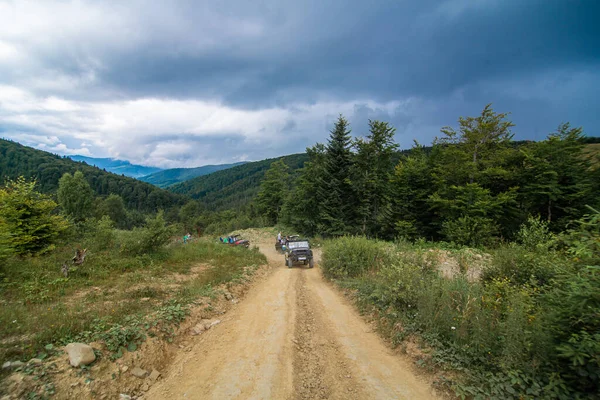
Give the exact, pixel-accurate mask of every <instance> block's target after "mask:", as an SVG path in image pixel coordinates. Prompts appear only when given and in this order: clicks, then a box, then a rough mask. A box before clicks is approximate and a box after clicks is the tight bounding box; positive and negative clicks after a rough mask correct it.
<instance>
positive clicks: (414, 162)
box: [383, 142, 436, 239]
mask: <svg viewBox="0 0 600 400" xmlns="http://www.w3.org/2000/svg"><path fill="white" fill-rule="evenodd" d="M390 191H391V198H390V202H389V203H388V206H387V207H386V209H385V216H384V218H383V220H384V223H383V232H384V236H385V237H386V238H388V239H393V238H394V237H396V236H402V237H406V238H410V239H415V238H418V237H424V238H430V239H431V238H433V237H434V236H436V232H435V229H433V228H432V227H433V221H432V219H433V218H432V212H431V210H430V205H429V197H430V196H431V195H432V194H433V192H434V191H435V188H434V185H433V179H432V176H431V163H430V158H429V156H428V155H427V154H426V153H425V151H424V150H423V146H421V145H419V144H418V143H417V142H415V145H414V146H413V148H412V150H411V152H410V154H409V155H408V156H407V157H405V158H404V159H401V160H400V162H399V163H398V165H397V166H396V168H395V170H394V175H393V176H392V177H391V180H390Z"/></svg>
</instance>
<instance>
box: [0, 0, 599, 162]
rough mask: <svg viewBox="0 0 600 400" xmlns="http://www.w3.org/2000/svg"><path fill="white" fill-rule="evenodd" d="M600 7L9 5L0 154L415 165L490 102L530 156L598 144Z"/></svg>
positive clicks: (261, 0)
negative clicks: (579, 134) (442, 134)
mask: <svg viewBox="0 0 600 400" xmlns="http://www.w3.org/2000/svg"><path fill="white" fill-rule="evenodd" d="M599 15H600V1H596V0H589V1H585V0H419V1H416V0H415V1H413V0H376V1H364V0H363V1H358V0H327V1H323V0H301V1H297V0H296V1H284V0H255V1H242V0H231V1H223V0H221V1H215V0H208V1H192V0H189V1H185V0H182V1H173V0H169V1H136V0H128V1H122V0H115V1H110V0H103V1H92V0H79V1H66V0H57V1H51V0H48V1H45V0H35V1H26V0H14V1H11V0H8V1H5V0H0V137H4V138H10V139H12V140H16V141H18V142H21V143H23V144H26V145H29V146H33V147H36V148H39V149H43V150H47V151H51V152H54V153H58V154H82V155H88V156H94V157H114V158H119V159H125V160H129V161H131V162H133V163H137V164H143V165H153V166H160V167H165V168H170V167H192V166H198V165H204V164H215V163H225V162H233V161H240V160H259V159H264V158H267V157H275V156H278V155H283V154H290V153H297V152H301V151H304V149H305V148H306V147H307V146H310V145H312V144H314V143H315V142H317V141H319V142H324V141H325V140H326V138H327V136H328V131H329V130H330V129H331V127H332V125H333V122H334V121H335V119H336V117H337V116H338V115H339V114H340V113H342V114H344V115H345V116H346V117H347V118H348V119H349V120H350V122H351V124H352V129H353V134H354V135H356V136H362V135H364V134H366V126H367V121H368V120H369V119H383V120H387V121H389V122H391V123H392V124H393V125H394V126H395V127H396V128H397V136H396V139H397V141H398V142H399V143H400V144H401V146H402V147H403V148H407V147H410V146H411V144H412V141H413V139H417V140H419V141H420V142H421V143H425V144H428V143H430V142H431V140H432V138H433V137H434V136H436V135H437V134H438V133H439V129H440V127H442V126H444V125H454V124H455V123H456V120H457V119H458V117H459V116H461V115H475V114H477V113H478V112H479V111H481V109H482V108H483V107H484V106H485V104H487V103H493V105H494V108H495V109H496V110H497V111H502V112H511V113H512V114H511V119H512V120H513V121H514V122H515V124H516V127H515V128H514V133H515V134H516V137H517V138H519V139H534V140H535V139H542V138H544V137H545V136H546V135H547V134H548V133H549V132H551V131H553V130H554V129H555V128H556V127H557V125H558V124H559V123H561V122H566V121H569V122H571V123H572V124H573V125H576V126H583V127H584V130H585V132H586V133H587V134H588V135H591V136H600V132H599V128H600V23H598V16H599Z"/></svg>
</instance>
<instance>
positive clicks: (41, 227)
mask: <svg viewBox="0 0 600 400" xmlns="http://www.w3.org/2000/svg"><path fill="white" fill-rule="evenodd" d="M56 207H57V204H56V203H55V202H54V201H53V200H52V199H51V198H50V197H49V196H47V195H44V194H41V193H39V192H37V191H36V190H35V181H32V182H27V181H26V180H25V179H24V178H23V177H20V178H18V179H17V180H15V181H11V180H8V181H7V182H6V185H5V186H4V187H2V188H0V229H3V230H4V231H8V232H10V235H8V237H7V235H6V234H5V235H4V241H5V242H9V243H8V244H7V243H5V244H4V246H3V247H4V249H5V250H4V253H7V249H11V251H14V252H15V253H17V254H19V255H27V254H34V255H35V254H41V253H44V252H47V251H49V250H52V249H53V248H54V244H55V243H56V242H57V240H58V238H59V237H60V236H61V234H62V232H64V231H65V230H66V229H67V228H68V227H69V223H68V222H67V221H66V220H65V219H64V218H63V217H61V216H59V215H55V214H54V210H55V209H56ZM0 246H2V244H0Z"/></svg>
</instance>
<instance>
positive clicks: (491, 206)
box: [430, 104, 522, 244]
mask: <svg viewBox="0 0 600 400" xmlns="http://www.w3.org/2000/svg"><path fill="white" fill-rule="evenodd" d="M506 117H507V114H503V113H496V112H494V111H493V110H492V108H491V105H489V104H488V105H487V106H486V107H485V108H484V109H483V111H482V113H481V115H480V116H478V117H466V118H463V117H460V118H459V131H458V132H457V131H455V130H454V129H452V128H449V127H445V128H442V133H443V134H444V137H442V138H441V139H440V138H437V139H436V140H435V145H434V150H433V154H432V159H433V160H434V167H433V177H434V183H435V186H436V191H435V193H434V194H433V195H432V196H431V198H430V204H431V206H432V208H433V210H434V211H435V213H436V215H437V216H438V217H439V221H441V222H442V225H443V226H442V227H440V228H441V231H442V232H443V233H444V234H445V236H446V237H447V238H451V239H452V240H455V241H458V242H460V243H462V244H482V243H484V242H489V241H490V240H491V239H492V236H497V235H500V234H502V233H505V234H510V233H512V231H514V230H516V229H518V226H519V223H520V221H521V219H522V212H521V211H520V210H519V209H518V207H517V202H516V201H515V198H516V189H517V187H516V178H515V177H514V175H515V173H514V169H515V168H516V163H515V153H516V150H515V149H514V148H513V147H511V144H510V140H511V139H512V137H513V135H512V133H511V132H510V128H511V127H512V126H513V124H512V122H510V121H508V120H506ZM499 210H502V212H500V211H499ZM503 227H506V228H504V229H503ZM477 231H480V232H482V234H481V235H478V234H477ZM459 233H460V234H459ZM457 234H459V235H458V236H456V235H457Z"/></svg>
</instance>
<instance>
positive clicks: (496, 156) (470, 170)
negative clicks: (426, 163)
mask: <svg viewBox="0 0 600 400" xmlns="http://www.w3.org/2000/svg"><path fill="white" fill-rule="evenodd" d="M507 116H508V114H505V113H496V112H494V110H493V109H492V106H491V104H488V105H486V106H485V108H484V109H483V111H482V112H481V115H479V116H478V117H460V118H459V119H458V124H459V130H458V132H457V131H456V130H454V128H451V127H444V128H442V129H441V132H442V133H443V134H444V136H443V137H441V138H436V140H435V142H434V143H435V144H438V145H442V146H444V145H446V146H444V147H445V149H444V150H445V151H444V154H443V156H444V158H445V159H446V162H444V163H442V165H441V166H440V167H441V168H438V170H437V171H436V172H437V174H438V175H440V176H441V177H443V178H445V179H444V180H445V181H446V182H448V183H450V184H464V183H475V182H479V183H481V184H484V185H486V186H487V184H488V182H487V181H488V180H489V179H494V178H498V177H502V176H503V175H505V174H506V172H505V171H501V170H496V169H497V168H498V167H499V166H500V165H501V164H502V162H501V161H502V160H503V159H504V158H505V156H506V154H505V151H506V150H508V151H510V150H511V148H510V141H511V139H512V138H513V134H512V132H511V131H510V128H511V127H513V126H514V124H513V123H512V122H510V121H508V120H507V119H506V117H507ZM448 145H449V146H448ZM444 164H453V165H452V166H453V167H455V168H456V169H450V170H448V169H445V168H444V167H446V166H447V165H444Z"/></svg>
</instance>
